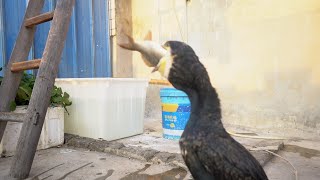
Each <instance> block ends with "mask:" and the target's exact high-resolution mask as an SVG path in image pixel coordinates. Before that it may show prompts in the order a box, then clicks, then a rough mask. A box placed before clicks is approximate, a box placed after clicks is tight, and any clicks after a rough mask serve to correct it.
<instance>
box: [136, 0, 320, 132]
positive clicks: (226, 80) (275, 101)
mask: <svg viewBox="0 0 320 180" xmlns="http://www.w3.org/2000/svg"><path fill="white" fill-rule="evenodd" d="M173 7H175V8H173ZM132 22H133V26H132V27H133V36H134V37H135V38H138V39H139V38H140V39H142V38H143V36H144V34H145V33H146V32H147V31H148V30H151V31H152V33H153V35H154V40H155V41H157V42H160V43H163V42H164V41H165V40H169V39H177V40H183V41H186V42H187V43H189V44H190V45H191V46H192V47H193V48H194V50H195V51H196V53H197V54H198V56H199V57H200V60H201V61H202V62H203V63H204V64H205V66H206V67H207V70H208V72H209V74H210V77H211V80H212V82H213V85H214V86H215V87H216V88H217V90H218V93H219V95H220V98H221V101H222V106H223V112H224V121H225V123H228V124H234V125H241V126H246V127H253V128H258V129H259V128H261V129H264V128H268V129H271V130H275V131H278V132H280V130H281V133H283V134H284V135H285V134H287V133H288V132H295V131H291V130H290V131H286V130H289V129H295V130H297V131H299V132H311V133H317V134H320V1H319V0H191V1H190V2H189V3H187V4H186V1H185V0H132ZM179 27H180V28H179ZM133 68H134V70H133V72H134V76H135V77H153V78H157V77H159V76H158V74H153V75H150V73H149V72H150V69H149V68H147V67H146V66H145V65H144V64H143V62H142V60H141V57H140V55H139V54H138V53H134V55H133ZM282 130H283V131H282ZM299 132H298V133H299ZM295 135H297V134H295Z"/></svg>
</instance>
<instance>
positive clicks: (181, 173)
mask: <svg viewBox="0 0 320 180" xmlns="http://www.w3.org/2000/svg"><path fill="white" fill-rule="evenodd" d="M227 129H231V130H232V131H233V132H237V133H238V136H235V139H236V140H237V141H239V142H240V143H241V144H243V145H244V146H245V147H246V148H247V149H248V150H250V152H251V153H252V154H253V155H254V156H255V157H256V158H257V159H258V161H259V162H260V164H261V165H262V166H263V167H264V169H265V171H266V173H267V175H268V177H269V179H271V180H273V179H274V180H276V179H281V180H291V179H295V173H294V172H293V170H294V168H295V169H296V170H297V177H298V178H299V179H300V180H304V179H305V180H316V179H317V180H318V179H320V169H319V168H320V143H319V142H318V141H308V140H302V139H297V138H295V139H294V140H272V139H266V137H264V138H261V137H262V136H265V135H263V134H260V133H257V132H248V131H245V130H241V129H237V128H235V127H227ZM161 130H162V128H161V124H160V123H159V121H148V123H146V125H145V133H144V134H142V135H137V136H133V137H129V138H125V139H121V140H117V141H112V142H107V141H104V140H96V139H90V138H83V137H78V136H74V135H68V134H66V136H65V143H66V144H65V145H63V146H62V147H59V148H51V149H47V150H41V151H38V152H37V154H36V157H35V160H34V164H33V167H32V170H31V173H30V178H29V179H32V180H43V179H47V180H57V179H58V180H60V179H75V180H77V179H88V180H91V179H92V180H105V179H107V180H109V179H111V180H112V179H114V180H118V179H124V180H127V179H128V180H140V179H142V180H144V179H150V180H152V179H157V180H158V179H159V180H160V179H165V180H170V179H191V176H190V173H189V172H188V171H187V168H186V166H185V165H184V162H183V160H182V158H181V155H180V150H179V146H178V142H177V141H172V140H167V139H163V138H162V137H161V136H162V132H161ZM239 136H244V137H239ZM246 136H251V137H253V138H248V137H246ZM268 136H269V137H271V136H272V135H270V134H269V135H268ZM267 151H268V152H267ZM270 151H271V153H272V152H274V153H277V154H279V155H280V156H281V157H282V158H285V159H286V160H287V161H289V162H290V163H291V164H292V165H293V167H294V168H293V167H292V166H291V165H290V164H289V163H288V162H286V160H284V159H282V158H279V157H275V156H274V155H272V154H271V153H270ZM11 159H12V158H11V157H8V158H0V177H2V178H4V176H5V175H6V174H7V173H8V171H9V167H10V161H11Z"/></svg>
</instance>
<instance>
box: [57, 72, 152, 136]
mask: <svg viewBox="0 0 320 180" xmlns="http://www.w3.org/2000/svg"><path fill="white" fill-rule="evenodd" d="M55 84H56V85H57V86H60V87H61V88H62V89H63V91H66V92H68V93H69V94H70V99H71V101H72V105H71V106H70V107H68V111H69V113H70V115H67V114H65V132H66V133H70V134H75V135H79V136H83V137H89V138H94V139H98V138H102V139H105V140H108V141H110V140H115V139H120V138H125V137H128V136H133V135H137V134H141V133H143V118H144V110H145V99H146V91H147V87H148V80H147V79H129V78H70V79H56V83H55Z"/></svg>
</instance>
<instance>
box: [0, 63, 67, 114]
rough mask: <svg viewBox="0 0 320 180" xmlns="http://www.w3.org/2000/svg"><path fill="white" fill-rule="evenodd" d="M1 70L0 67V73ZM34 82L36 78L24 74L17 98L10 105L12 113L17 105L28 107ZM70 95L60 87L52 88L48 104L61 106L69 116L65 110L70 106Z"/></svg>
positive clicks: (0, 80) (0, 78) (0, 79)
mask: <svg viewBox="0 0 320 180" xmlns="http://www.w3.org/2000/svg"><path fill="white" fill-rule="evenodd" d="M1 70H2V68H1V67H0V71H1ZM2 79H3V78H2V77H1V76H0V85H1V82H2ZM35 81H36V77H35V76H34V75H32V74H27V73H24V74H23V76H22V79H21V82H20V85H19V88H18V91H17V96H16V98H15V101H13V102H11V103H10V110H11V111H14V110H15V109H16V106H19V105H28V104H29V102H30V98H31V93H32V89H33V86H34V83H35ZM69 97H70V95H69V94H68V93H66V92H63V91H62V89H61V88H60V87H57V86H54V87H53V89H52V93H51V98H50V102H51V105H52V106H62V107H63V108H64V109H65V110H66V112H67V113H68V114H69V112H68V110H67V108H66V107H67V106H71V104H72V102H71V101H70V100H69Z"/></svg>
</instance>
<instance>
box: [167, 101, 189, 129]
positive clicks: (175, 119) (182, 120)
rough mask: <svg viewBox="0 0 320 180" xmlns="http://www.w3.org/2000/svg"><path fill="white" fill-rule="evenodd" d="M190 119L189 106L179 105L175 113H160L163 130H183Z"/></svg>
mask: <svg viewBox="0 0 320 180" xmlns="http://www.w3.org/2000/svg"><path fill="white" fill-rule="evenodd" d="M189 117H190V106H183V105H179V107H178V109H177V111H176V112H166V111H162V126H163V128H164V129H173V130H183V129H184V128H185V126H186V124H187V122H188V120H189Z"/></svg>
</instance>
